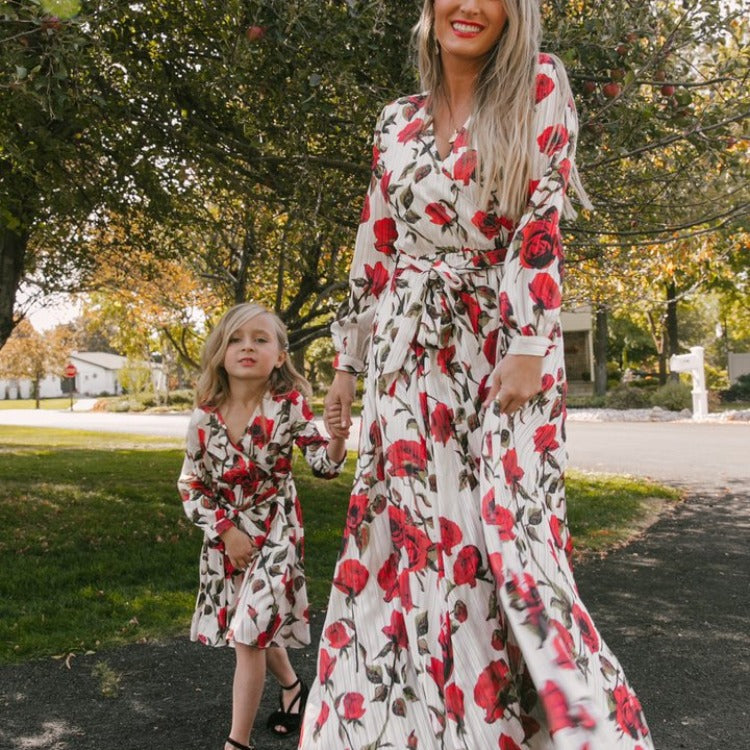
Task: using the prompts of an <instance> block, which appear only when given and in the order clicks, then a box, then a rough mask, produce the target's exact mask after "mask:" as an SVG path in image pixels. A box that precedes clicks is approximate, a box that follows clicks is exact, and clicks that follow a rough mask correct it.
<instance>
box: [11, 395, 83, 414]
mask: <svg viewBox="0 0 750 750" xmlns="http://www.w3.org/2000/svg"><path fill="white" fill-rule="evenodd" d="M77 400H78V399H77V398H74V399H73V403H75V402H76V401H77ZM39 408H40V409H56V410H57V411H60V410H61V409H70V396H65V397H64V398H43V399H41V400H40V401H39ZM0 409H36V401H35V400H34V399H33V398H20V399H3V400H1V401H0Z"/></svg>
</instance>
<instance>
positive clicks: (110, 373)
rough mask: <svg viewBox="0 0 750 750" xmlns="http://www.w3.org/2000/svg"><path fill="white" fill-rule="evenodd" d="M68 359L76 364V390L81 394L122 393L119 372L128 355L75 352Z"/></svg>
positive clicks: (102, 394) (112, 394)
mask: <svg viewBox="0 0 750 750" xmlns="http://www.w3.org/2000/svg"><path fill="white" fill-rule="evenodd" d="M68 360H69V361H70V362H71V363H72V364H74V365H75V368H76V370H77V371H78V372H77V373H76V377H75V392H76V393H77V394H79V395H80V396H117V395H119V394H120V393H122V386H121V385H120V380H119V374H120V370H122V368H123V367H125V365H126V364H127V361H128V360H127V357H121V356H120V355H119V354H109V353H108V352H73V354H71V355H70V356H69V357H68Z"/></svg>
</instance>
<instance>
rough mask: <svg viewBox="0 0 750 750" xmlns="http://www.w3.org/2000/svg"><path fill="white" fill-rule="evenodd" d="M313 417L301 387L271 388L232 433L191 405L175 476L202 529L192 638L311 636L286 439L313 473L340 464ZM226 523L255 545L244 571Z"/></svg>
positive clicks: (262, 641)
mask: <svg viewBox="0 0 750 750" xmlns="http://www.w3.org/2000/svg"><path fill="white" fill-rule="evenodd" d="M312 420H313V414H312V412H311V411H310V408H309V407H308V405H307V403H306V402H305V400H304V399H303V397H302V396H301V394H299V393H297V392H296V391H293V392H291V393H287V394H284V395H282V396H274V395H271V394H270V393H269V394H266V396H265V397H264V398H263V400H262V402H261V405H260V407H259V408H258V409H257V410H256V412H255V414H254V415H253V417H252V418H251V419H250V421H249V423H248V425H247V428H246V429H245V433H244V435H242V437H241V439H240V440H239V441H238V442H237V443H235V442H234V441H232V440H231V438H230V437H229V432H228V431H227V428H226V425H225V424H224V421H223V420H222V418H221V415H220V414H219V412H218V411H217V410H216V409H213V408H198V409H195V411H194V412H193V414H192V417H191V419H190V425H189V427H188V432H187V446H186V451H185V461H184V463H183V466H182V473H181V475H180V479H179V482H178V488H179V490H180V495H181V497H182V502H183V508H184V510H185V513H186V514H187V516H188V518H190V520H191V521H193V523H195V524H196V526H198V527H199V528H201V529H202V530H203V547H202V549H201V556H200V588H199V591H198V598H197V601H196V605H195V613H194V615H193V622H192V627H191V630H190V637H191V639H192V640H194V641H200V642H202V643H206V644H208V645H211V646H224V645H227V643H231V642H232V641H237V642H238V643H245V644H248V645H250V646H256V647H258V648H264V647H266V646H286V647H292V648H295V647H296V648H299V647H301V646H305V645H307V644H309V643H310V632H309V624H308V612H307V590H306V588H305V570H304V565H303V559H302V555H303V545H304V531H303V527H302V513H301V509H300V503H299V498H298V497H297V491H296V489H295V487H294V481H293V479H292V448H293V446H294V445H295V444H296V445H297V446H298V447H299V448H300V449H301V450H302V452H303V453H304V455H305V458H306V459H307V462H308V463H309V464H310V466H311V468H312V470H313V473H314V474H316V475H317V476H321V477H326V478H330V477H334V476H337V475H338V474H339V472H340V471H341V467H342V465H343V462H341V463H333V462H332V461H331V460H330V459H329V458H328V454H327V452H326V447H327V445H328V441H327V440H326V439H325V438H323V437H322V436H321V435H320V433H319V432H318V430H317V428H316V427H315V423H314V422H313V421H312ZM232 525H234V526H237V527H238V528H239V529H241V530H242V531H244V532H245V533H247V534H249V535H250V536H251V537H252V538H253V540H254V541H255V543H256V545H258V547H259V553H258V554H257V555H256V556H255V559H254V560H253V562H252V564H251V565H250V567H249V568H248V569H247V570H246V571H240V570H237V569H235V568H233V567H232V564H231V563H230V562H229V558H228V557H227V556H226V554H225V552H224V544H223V542H222V541H221V539H220V537H219V535H220V534H222V533H223V532H224V531H226V530H227V529H228V528H229V527H230V526H232Z"/></svg>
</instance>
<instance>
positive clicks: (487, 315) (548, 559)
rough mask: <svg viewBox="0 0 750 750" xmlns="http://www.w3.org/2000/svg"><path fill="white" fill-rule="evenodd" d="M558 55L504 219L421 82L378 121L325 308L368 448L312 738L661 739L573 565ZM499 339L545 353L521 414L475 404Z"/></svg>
mask: <svg viewBox="0 0 750 750" xmlns="http://www.w3.org/2000/svg"><path fill="white" fill-rule="evenodd" d="M559 65H560V63H559V62H558V61H556V60H555V59H553V58H551V57H549V56H546V55H542V56H541V57H540V63H539V69H538V75H537V79H536V101H537V108H536V122H537V128H536V143H537V145H538V151H539V154H538V164H537V166H536V170H537V171H536V174H534V175H533V177H534V179H533V180H532V182H531V184H530V186H529V201H528V207H527V210H526V212H525V213H524V215H523V217H522V218H521V219H520V221H519V222H518V223H516V224H514V223H513V222H512V221H510V220H509V219H508V218H507V217H505V216H503V215H500V214H498V213H495V212H493V210H492V207H490V210H489V211H488V210H483V209H482V208H481V207H479V206H478V205H477V202H476V201H477V194H478V192H479V191H478V186H477V184H476V181H475V176H476V165H477V154H476V152H475V151H474V150H472V149H471V148H470V147H469V145H468V144H467V139H466V129H465V128H464V129H462V130H460V131H459V132H458V133H457V134H456V135H455V137H454V140H453V142H452V150H451V152H450V153H449V154H448V155H447V156H445V158H441V156H440V155H439V154H438V152H437V149H436V145H435V139H434V136H433V133H432V130H431V127H430V124H429V120H428V116H427V113H426V112H425V110H424V104H425V97H424V96H411V97H408V98H404V99H400V100H398V101H396V102H394V103H392V104H390V105H388V106H387V107H386V108H385V109H384V110H383V112H382V114H381V116H380V119H379V121H378V124H377V128H376V131H375V141H374V158H373V169H372V180H371V184H370V188H369V191H368V194H367V199H366V202H365V206H364V210H363V214H362V218H361V225H360V229H359V233H358V237H357V244H356V252H355V257H354V260H353V266H352V270H351V278H350V297H349V301H348V305H347V306H346V310H345V312H344V313H343V314H342V315H341V316H340V317H339V320H338V322H337V323H336V324H335V325H334V340H335V342H336V344H337V349H338V351H339V356H338V362H337V367H338V368H339V369H345V370H349V371H351V372H364V373H365V391H364V394H365V395H364V399H363V420H362V433H361V436H360V446H359V450H360V454H359V459H358V464H357V470H356V478H355V484H354V488H353V493H352V497H351V502H350V506H349V511H348V517H347V521H346V529H345V533H344V540H343V548H342V552H341V555H340V558H339V561H338V563H337V566H336V569H335V573H334V580H333V588H332V591H331V598H330V604H329V607H328V613H327V618H326V622H325V625H324V629H323V635H322V640H321V644H320V650H319V655H318V668H317V676H316V680H315V683H314V686H313V688H312V691H311V695H310V698H309V702H308V705H307V712H306V714H305V721H304V726H303V735H302V738H301V741H300V747H301V748H304V750H315V749H317V748H320V750H337V749H342V750H343V749H344V748H346V749H348V750H377V749H379V748H388V749H389V750H390V749H396V750H427V749H428V748H445V749H446V750H448V749H450V750H490V749H492V750H497V749H498V748H499V749H500V750H519V748H525V749H534V750H541V749H546V750H551V749H552V748H554V749H555V750H613V749H614V748H622V749H625V748H628V749H629V750H647V749H648V748H652V747H653V745H652V742H651V739H650V735H649V730H648V728H647V726H646V723H645V720H644V717H643V713H642V711H641V706H640V704H639V702H638V699H637V697H636V696H635V694H634V693H633V692H632V690H631V688H630V687H629V685H628V683H627V682H626V679H625V676H624V674H623V671H622V669H621V667H620V665H619V663H618V662H617V660H616V658H615V657H614V656H613V655H612V653H611V652H610V651H609V649H608V648H607V646H606V645H605V644H604V642H603V641H602V639H601V636H600V635H599V633H598V632H597V630H596V628H595V627H594V624H593V623H592V621H591V617H590V616H589V613H588V612H587V610H586V607H585V606H584V604H583V603H582V602H581V600H580V598H579V596H578V592H577V590H576V585H575V582H574V580H573V574H572V572H571V567H570V562H569V554H570V550H571V540H570V536H569V533H568V529H567V525H566V511H565V490H564V474H563V472H564V469H565V462H566V454H565V447H564V442H565V427H564V413H565V389H566V384H565V372H564V366H563V343H562V338H561V331H560V325H559V311H560V303H561V295H560V282H561V272H562V245H561V240H560V230H559V218H560V212H561V208H562V204H563V196H564V191H565V188H566V185H567V181H568V176H569V172H570V161H569V159H568V154H569V151H570V148H571V145H572V143H573V142H574V138H575V137H576V117H575V110H574V106H573V103H572V102H565V103H564V104H565V106H561V107H560V109H561V110H564V111H565V116H564V121H562V122H560V121H555V119H554V118H553V115H552V113H553V112H554V111H556V108H555V107H554V104H555V103H556V102H559V101H560V99H559V97H560V96H561V94H560V92H559V90H558V89H559V84H558V75H557V70H558V69H559V67H558V66H559ZM560 104H561V105H562V104H563V102H560ZM508 352H510V353H520V354H524V353H526V354H542V355H543V356H544V369H543V373H544V375H543V390H542V392H541V393H540V394H539V395H538V396H536V397H535V398H534V399H532V401H531V402H529V403H528V404H527V405H526V406H524V407H523V408H522V409H521V410H520V411H518V412H516V413H515V414H514V415H513V416H511V417H508V416H505V415H502V414H500V413H499V410H498V408H497V406H493V407H492V408H490V409H488V410H486V412H485V410H484V409H483V408H482V406H481V404H482V401H483V399H484V397H485V394H486V392H487V379H488V376H489V374H490V372H491V371H492V369H493V367H494V365H495V362H496V361H497V359H498V357H501V356H503V355H505V354H506V353H508Z"/></svg>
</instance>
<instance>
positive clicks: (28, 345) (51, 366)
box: [0, 320, 73, 409]
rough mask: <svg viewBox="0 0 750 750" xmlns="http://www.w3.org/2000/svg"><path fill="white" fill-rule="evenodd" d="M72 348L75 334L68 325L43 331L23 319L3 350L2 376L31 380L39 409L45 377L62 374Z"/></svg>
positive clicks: (0, 372)
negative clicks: (41, 385)
mask: <svg viewBox="0 0 750 750" xmlns="http://www.w3.org/2000/svg"><path fill="white" fill-rule="evenodd" d="M72 350H73V338H72V334H71V332H70V330H69V329H68V328H67V327H66V326H58V327H57V328H54V329H53V330H51V331H48V332H46V333H45V334H41V333H39V332H38V331H36V330H35V329H34V327H33V326H32V325H31V323H29V322H28V321H27V320H24V321H21V322H20V323H19V324H18V325H17V326H16V328H15V330H14V331H13V334H12V335H11V337H10V338H9V339H8V341H7V342H6V345H5V346H4V347H3V349H2V351H0V376H2V377H6V378H14V379H16V378H17V379H25V378H28V379H29V380H31V381H32V384H33V390H32V392H33V394H34V398H35V399H36V408H37V409H38V408H39V399H40V393H39V391H40V384H41V381H42V380H43V379H44V378H45V377H47V376H48V375H53V374H59V375H62V371H63V368H64V367H65V362H66V360H67V358H68V356H69V355H70V352H71V351H72Z"/></svg>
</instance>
